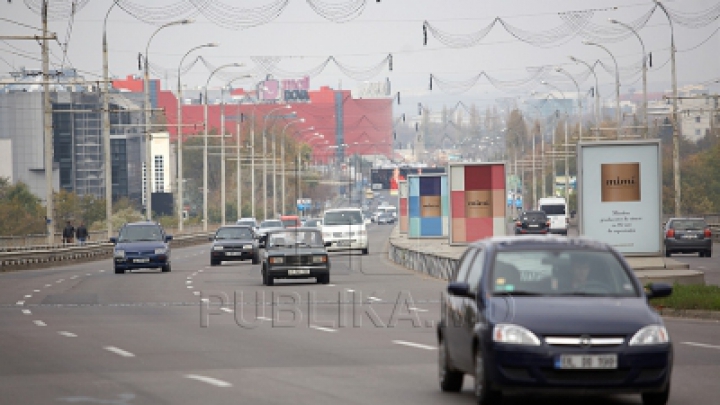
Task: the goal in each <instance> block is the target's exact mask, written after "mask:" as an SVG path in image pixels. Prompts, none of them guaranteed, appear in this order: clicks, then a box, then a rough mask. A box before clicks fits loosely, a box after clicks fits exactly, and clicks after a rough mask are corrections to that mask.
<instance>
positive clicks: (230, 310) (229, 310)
mask: <svg viewBox="0 0 720 405" xmlns="http://www.w3.org/2000/svg"><path fill="white" fill-rule="evenodd" d="M220 310H221V311H225V312H228V313H233V312H235V311H233V310H232V309H230V308H220Z"/></svg>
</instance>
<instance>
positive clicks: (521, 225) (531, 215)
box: [515, 211, 550, 235]
mask: <svg viewBox="0 0 720 405" xmlns="http://www.w3.org/2000/svg"><path fill="white" fill-rule="evenodd" d="M549 232H550V220H549V219H548V217H547V215H546V214H545V211H525V212H523V213H522V214H520V216H519V217H518V218H517V220H516V221H515V235H538V234H540V235H547V234H548V233H549Z"/></svg>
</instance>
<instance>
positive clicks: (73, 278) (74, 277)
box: [70, 276, 78, 280]
mask: <svg viewBox="0 0 720 405" xmlns="http://www.w3.org/2000/svg"><path fill="white" fill-rule="evenodd" d="M76 278H78V276H72V277H70V280H75V279H76Z"/></svg>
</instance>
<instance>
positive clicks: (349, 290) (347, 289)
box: [345, 288, 355, 292]
mask: <svg viewBox="0 0 720 405" xmlns="http://www.w3.org/2000/svg"><path fill="white" fill-rule="evenodd" d="M345 291H347V292H355V290H351V289H349V288H346V289H345Z"/></svg>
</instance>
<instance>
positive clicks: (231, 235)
mask: <svg viewBox="0 0 720 405" xmlns="http://www.w3.org/2000/svg"><path fill="white" fill-rule="evenodd" d="M252 238H253V233H252V231H251V230H250V228H220V229H218V230H217V233H216V234H215V239H252Z"/></svg>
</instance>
